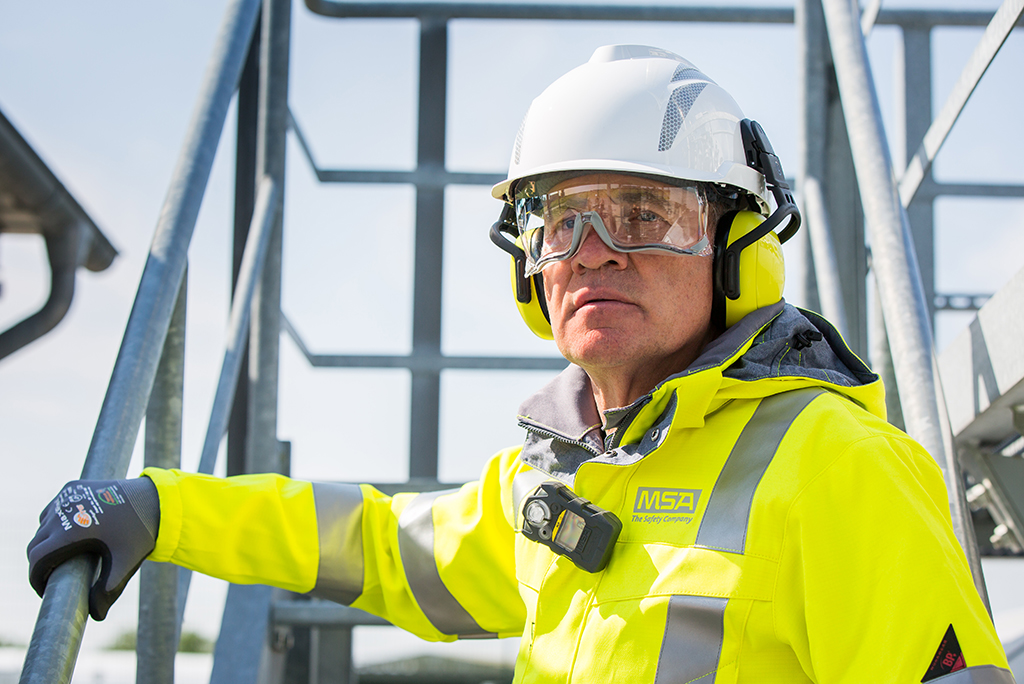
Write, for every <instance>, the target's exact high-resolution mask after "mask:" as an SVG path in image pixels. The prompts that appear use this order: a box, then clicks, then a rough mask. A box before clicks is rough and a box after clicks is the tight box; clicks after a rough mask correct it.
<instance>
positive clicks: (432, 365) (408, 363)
mask: <svg viewBox="0 0 1024 684" xmlns="http://www.w3.org/2000/svg"><path fill="white" fill-rule="evenodd" d="M306 358H307V359H308V361H309V363H310V365H311V366H313V367H314V368H408V369H409V370H411V371H442V370H451V369H461V370H562V369H564V368H565V367H566V366H567V365H568V362H567V361H566V360H565V359H563V358H550V357H543V356H538V357H531V356H444V355H438V356H433V355H423V356H413V355H408V356H355V355H351V356H349V355H341V354H339V355H333V354H313V355H311V356H308V357H306Z"/></svg>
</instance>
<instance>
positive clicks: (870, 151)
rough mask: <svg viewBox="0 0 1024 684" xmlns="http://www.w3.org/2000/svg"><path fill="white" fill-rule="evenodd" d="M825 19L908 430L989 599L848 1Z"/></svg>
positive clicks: (827, 2)
mask: <svg viewBox="0 0 1024 684" xmlns="http://www.w3.org/2000/svg"><path fill="white" fill-rule="evenodd" d="M823 6H824V9H825V21H826V24H827V27H828V35H829V40H830V42H831V45H832V56H833V59H834V60H835V65H836V76H837V78H838V80H839V87H840V90H841V91H842V93H843V98H842V103H843V109H844V111H845V113H846V121H847V125H848V126H849V134H850V143H851V146H852V149H853V156H854V165H855V167H856V170H857V180H858V182H859V185H860V188H861V191H862V193H863V198H864V212H865V215H866V216H867V219H868V221H867V224H868V230H869V231H870V235H871V245H872V255H873V258H872V267H873V270H874V273H875V279H876V281H877V282H878V289H879V292H880V294H881V298H882V307H883V310H884V312H885V318H886V320H887V321H889V322H890V323H895V322H898V325H895V324H894V325H889V326H888V332H889V335H890V339H891V346H892V349H893V364H894V365H895V368H896V376H897V379H898V381H899V385H900V389H901V393H900V399H901V401H902V403H903V417H904V419H905V420H906V423H907V429H908V431H909V433H910V434H911V435H912V436H913V437H914V438H915V439H917V441H919V442H920V443H921V444H922V445H923V446H924V447H925V449H927V450H928V451H929V453H931V454H932V456H933V457H934V458H935V460H936V461H937V462H938V463H939V465H940V466H941V467H942V469H943V472H944V474H945V479H946V488H947V490H948V491H949V498H950V501H949V504H950V511H951V514H952V520H953V528H954V530H955V531H956V534H957V537H958V538H959V540H960V544H961V545H962V546H963V550H964V553H965V554H966V556H967V560H968V563H969V564H970V566H971V570H972V572H973V573H974V582H975V586H976V587H977V589H978V593H979V594H980V595H981V597H982V600H984V601H985V604H986V605H988V595H987V592H986V590H985V580H984V577H983V575H982V571H981V562H980V559H979V557H978V546H977V543H976V542H975V539H974V527H973V525H972V523H971V518H970V510H969V509H968V507H967V501H966V498H965V496H964V489H963V480H962V478H961V477H960V468H959V464H958V463H957V460H956V453H955V451H954V447H953V442H952V434H951V433H950V429H949V418H948V415H947V413H946V406H945V400H944V397H943V396H942V390H941V385H940V384H939V377H938V372H937V367H936V365H935V354H934V349H933V346H932V335H931V328H930V326H929V321H928V307H927V305H926V303H925V301H924V290H923V287H922V285H921V278H920V272H919V271H918V267H917V260H916V258H915V256H914V250H913V246H912V244H911V238H910V226H909V224H908V220H907V216H906V212H905V211H904V210H903V205H902V204H901V203H900V197H899V193H898V188H897V185H896V178H895V176H894V174H893V169H892V162H891V160H890V158H889V151H888V144H887V143H886V140H885V131H884V130H883V129H882V115H881V111H880V109H879V106H878V97H877V93H876V92H875V87H874V81H873V78H872V76H871V68H870V65H869V63H868V60H867V51H866V49H865V47H864V37H863V34H861V30H860V25H859V23H858V17H857V16H856V14H855V11H854V10H853V8H851V6H850V4H849V2H848V1H847V0H823Z"/></svg>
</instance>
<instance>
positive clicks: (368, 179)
mask: <svg viewBox="0 0 1024 684" xmlns="http://www.w3.org/2000/svg"><path fill="white" fill-rule="evenodd" d="M288 128H289V129H290V130H291V132H292V133H294V134H295V138H296V140H298V143H299V147H301V148H302V152H303V154H304V155H305V156H306V161H308V162H309V165H310V166H311V167H312V168H313V172H314V173H316V177H317V180H319V181H320V182H321V183H405V184H408V185H416V186H418V187H421V188H443V187H445V186H446V185H494V184H496V183H500V182H501V181H503V180H505V174H503V173H463V172H459V171H447V170H446V169H443V168H430V167H429V166H424V167H421V168H420V169H417V170H414V171H397V170H387V169H372V170H371V169H362V170H359V169H321V168H320V165H319V164H317V162H316V158H314V156H313V149H312V148H311V147H310V146H309V143H308V142H307V141H306V136H305V134H304V133H303V132H302V127H301V126H299V122H298V121H296V119H295V115H294V114H293V113H292V112H291V110H289V111H288Z"/></svg>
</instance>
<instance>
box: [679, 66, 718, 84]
mask: <svg viewBox="0 0 1024 684" xmlns="http://www.w3.org/2000/svg"><path fill="white" fill-rule="evenodd" d="M678 81H707V82H708V83H714V81H712V80H711V79H710V78H708V77H707V76H705V75H704V72H703V71H701V70H700V69H694V68H693V67H688V66H685V65H683V64H680V65H679V66H677V67H676V73H674V74H672V80H671V81H669V82H670V83H676V82H678Z"/></svg>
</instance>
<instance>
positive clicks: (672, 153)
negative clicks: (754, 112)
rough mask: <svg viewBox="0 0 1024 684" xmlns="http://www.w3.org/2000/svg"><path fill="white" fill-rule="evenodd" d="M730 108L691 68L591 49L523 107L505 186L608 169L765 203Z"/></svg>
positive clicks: (657, 57) (627, 50)
mask: <svg viewBox="0 0 1024 684" xmlns="http://www.w3.org/2000/svg"><path fill="white" fill-rule="evenodd" d="M743 118H744V117H743V112H742V110H740V108H739V105H737V104H736V101H735V100H734V99H733V98H732V96H730V95H729V93H728V92H726V91H725V90H724V89H723V88H722V87H720V86H719V85H718V84H717V83H715V82H714V81H712V80H711V79H710V78H708V77H707V76H706V75H705V74H704V73H703V72H701V71H700V69H698V68H697V67H696V66H694V65H693V64H692V63H691V62H689V61H687V60H685V59H683V58H682V57H680V56H679V55H676V54H674V53H672V52H669V51H667V50H661V49H658V48H652V47H647V46H640V45H609V46H605V47H602V48H599V49H598V50H597V51H596V52H595V53H594V55H593V57H591V59H590V61H588V62H587V63H586V64H583V65H581V66H579V67H577V68H576V69H573V70H572V71H570V72H569V73H567V74H566V75H565V76H563V77H561V78H560V79H558V80H557V81H555V82H554V83H553V84H552V85H551V86H549V87H548V88H547V89H546V90H545V91H544V92H543V93H541V94H540V95H539V96H538V97H537V98H536V99H535V100H534V101H533V103H532V105H531V106H530V108H529V110H528V112H527V114H526V117H525V118H524V119H523V122H522V125H521V126H520V129H519V134H518V135H517V136H516V142H515V146H514V148H513V152H512V159H511V161H510V164H509V172H508V178H507V179H505V180H504V181H502V182H501V183H498V184H497V185H495V186H494V188H493V189H492V194H493V195H494V197H496V198H499V199H500V198H501V197H505V196H508V195H509V190H510V188H512V189H513V191H514V185H515V184H516V183H517V182H518V181H520V180H522V179H524V178H531V177H537V176H541V175H545V174H551V173H558V172H587V171H616V172H622V173H637V174H644V175H648V176H655V177H663V178H666V179H681V180H691V181H704V182H710V183H721V184H726V185H730V186H733V187H736V188H739V189H741V190H744V191H745V192H747V193H749V194H750V195H751V196H752V197H754V198H756V201H757V204H758V205H759V206H760V208H761V210H762V212H764V213H767V210H768V202H767V193H766V188H765V179H764V176H763V175H762V174H760V173H759V172H758V171H757V170H755V169H753V168H751V167H750V166H748V165H747V162H746V158H745V155H744V149H743V141H742V138H741V134H740V121H741V120H743Z"/></svg>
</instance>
